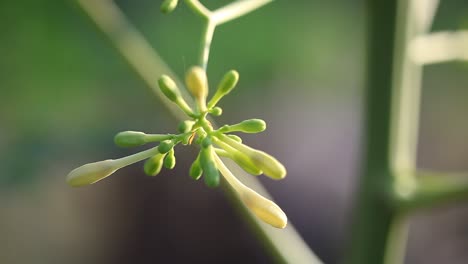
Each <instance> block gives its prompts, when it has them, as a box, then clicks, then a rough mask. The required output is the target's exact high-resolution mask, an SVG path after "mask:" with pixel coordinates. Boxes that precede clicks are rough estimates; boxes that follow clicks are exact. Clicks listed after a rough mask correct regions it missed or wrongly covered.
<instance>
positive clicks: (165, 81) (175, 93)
mask: <svg viewBox="0 0 468 264" xmlns="http://www.w3.org/2000/svg"><path fill="white" fill-rule="evenodd" d="M158 84H159V88H160V89H161V92H163V94H164V95H165V96H166V97H167V98H168V99H169V100H171V101H173V102H175V101H177V99H178V98H179V97H180V91H179V88H177V85H176V83H175V82H174V81H173V80H172V79H171V77H169V76H167V75H163V76H161V78H159V81H158Z"/></svg>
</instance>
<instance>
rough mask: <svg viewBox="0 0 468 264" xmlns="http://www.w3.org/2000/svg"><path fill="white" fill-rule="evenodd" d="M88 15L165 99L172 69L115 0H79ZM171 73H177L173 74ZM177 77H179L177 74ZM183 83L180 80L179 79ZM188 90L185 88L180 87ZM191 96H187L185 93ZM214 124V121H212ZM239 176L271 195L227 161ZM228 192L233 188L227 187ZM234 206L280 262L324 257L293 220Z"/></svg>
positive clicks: (179, 116)
mask: <svg viewBox="0 0 468 264" xmlns="http://www.w3.org/2000/svg"><path fill="white" fill-rule="evenodd" d="M77 2H78V4H79V5H80V7H81V8H82V9H83V10H84V11H85V13H86V15H87V16H89V18H90V19H91V20H93V21H94V22H95V24H96V26H97V28H98V29H99V30H100V31H102V32H103V33H104V34H105V35H107V36H108V38H109V40H110V42H111V44H113V45H114V46H115V47H116V48H117V51H118V52H119V54H120V55H122V57H123V58H124V59H125V61H126V62H127V63H128V65H129V66H130V68H131V69H132V70H134V71H135V73H136V74H137V75H138V76H139V77H140V78H141V80H142V81H143V82H144V83H145V84H147V86H148V87H150V88H151V90H152V91H153V92H155V93H156V94H157V95H158V98H159V99H160V100H162V101H163V102H166V99H165V97H164V96H163V95H162V94H161V92H160V90H159V88H158V87H157V77H159V76H160V75H161V74H163V73H164V74H167V73H171V70H170V69H169V68H168V66H167V65H166V64H165V63H164V62H163V60H162V59H161V58H160V57H159V56H158V55H157V53H156V52H155V51H154V50H153V49H152V48H151V47H150V45H149V44H148V43H147V42H146V40H145V39H144V37H143V36H142V35H141V34H140V33H138V31H137V30H136V29H135V28H134V27H133V26H132V25H131V24H130V23H129V22H128V21H127V18H126V17H125V16H124V15H123V14H122V12H121V11H120V10H119V9H118V7H117V6H116V5H115V4H114V3H113V2H112V1H95V0H77ZM171 76H173V77H175V75H174V74H171ZM174 80H176V81H177V80H178V78H174ZM177 83H178V84H179V85H180V87H183V85H181V82H180V81H177ZM181 92H182V93H185V94H186V91H185V90H182V91H181ZM184 97H186V98H189V97H188V96H184ZM164 105H165V106H166V107H167V108H168V110H169V111H170V112H171V113H172V114H174V116H175V117H176V118H177V119H178V120H184V118H185V116H184V114H183V113H182V112H180V111H178V110H175V109H176V107H173V105H172V104H169V103H167V104H166V103H165V104H164ZM212 124H213V126H215V124H214V123H213V122H212ZM228 167H229V169H230V170H231V171H232V172H233V173H235V174H236V176H237V178H238V179H239V180H240V181H242V182H243V183H244V184H246V185H248V186H250V188H252V189H254V190H256V191H257V192H258V193H260V194H261V195H263V196H265V197H267V198H269V197H270V195H269V194H268V193H267V191H266V190H265V189H264V188H263V186H262V185H261V183H260V182H259V181H258V180H257V179H256V178H254V177H252V176H251V175H247V174H246V173H245V172H243V171H242V170H240V169H238V168H237V167H236V166H234V165H228ZM226 192H227V193H228V194H232V192H233V190H232V189H230V188H226ZM230 197H231V201H232V203H233V205H234V206H236V207H238V208H240V211H241V212H242V215H243V216H244V218H245V220H246V221H248V222H249V223H251V226H252V229H253V230H254V232H255V234H256V235H257V236H258V238H259V239H261V240H262V241H263V243H262V244H263V245H264V247H265V249H266V250H267V251H268V252H270V253H271V254H272V256H274V257H275V261H277V262H280V263H312V264H314V263H317V264H320V263H321V261H320V260H319V259H318V258H317V257H316V256H315V255H314V253H313V252H312V251H311V250H310V248H309V247H308V246H307V244H306V243H305V242H304V241H303V240H302V238H301V236H300V235H299V234H298V233H297V231H296V230H295V228H294V227H293V225H292V224H291V223H289V224H288V226H287V227H286V228H285V229H281V230H280V229H277V228H274V227H271V226H269V225H267V224H265V223H263V222H261V221H260V220H258V219H257V218H256V217H253V216H252V215H251V214H249V213H248V212H246V211H245V210H243V209H242V206H241V201H239V200H238V198H236V197H235V196H234V195H230Z"/></svg>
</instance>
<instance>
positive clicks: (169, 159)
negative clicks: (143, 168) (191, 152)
mask: <svg viewBox="0 0 468 264" xmlns="http://www.w3.org/2000/svg"><path fill="white" fill-rule="evenodd" d="M174 154H175V153H174V148H171V150H169V152H168V153H167V155H166V158H164V167H166V168H168V169H170V170H172V169H173V168H174V167H175V165H176V158H175V155H174Z"/></svg>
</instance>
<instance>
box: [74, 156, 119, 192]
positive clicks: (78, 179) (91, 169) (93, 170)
mask: <svg viewBox="0 0 468 264" xmlns="http://www.w3.org/2000/svg"><path fill="white" fill-rule="evenodd" d="M117 169H118V167H117V166H116V165H115V162H114V160H111V159H109V160H103V161H98V162H93V163H88V164H85V165H83V166H81V167H78V168H76V169H74V170H72V171H71V172H70V173H69V174H68V175H67V182H68V184H70V185H71V186H73V187H80V186H84V185H88V184H92V183H95V182H97V181H100V180H102V179H104V178H106V177H107V176H109V175H111V174H112V173H114V172H115V171H116V170H117Z"/></svg>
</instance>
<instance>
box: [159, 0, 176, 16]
mask: <svg viewBox="0 0 468 264" xmlns="http://www.w3.org/2000/svg"><path fill="white" fill-rule="evenodd" d="M177 2H178V0H164V2H163V3H162V4H161V12H163V13H164V14H169V13H171V12H172V11H174V9H175V8H176V7H177Z"/></svg>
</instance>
